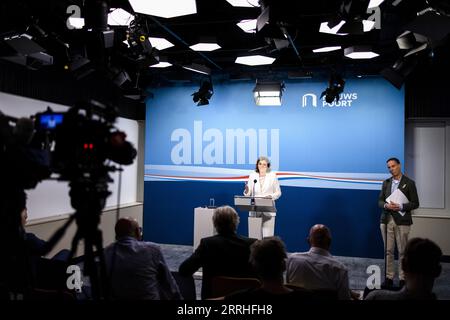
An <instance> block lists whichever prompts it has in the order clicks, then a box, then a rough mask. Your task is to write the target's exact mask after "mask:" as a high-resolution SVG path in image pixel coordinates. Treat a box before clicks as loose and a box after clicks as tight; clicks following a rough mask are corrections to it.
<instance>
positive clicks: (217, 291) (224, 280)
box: [211, 276, 261, 298]
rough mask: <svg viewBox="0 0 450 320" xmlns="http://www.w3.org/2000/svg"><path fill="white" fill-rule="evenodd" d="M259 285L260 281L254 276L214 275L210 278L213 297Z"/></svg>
mask: <svg viewBox="0 0 450 320" xmlns="http://www.w3.org/2000/svg"><path fill="white" fill-rule="evenodd" d="M260 286H261V281H259V280H258V279H256V278H234V277H225V276H216V277H213V278H212V279H211V289H212V292H211V294H212V297H213V298H218V297H224V296H227V295H229V294H231V293H234V292H237V291H240V290H245V289H254V288H259V287H260Z"/></svg>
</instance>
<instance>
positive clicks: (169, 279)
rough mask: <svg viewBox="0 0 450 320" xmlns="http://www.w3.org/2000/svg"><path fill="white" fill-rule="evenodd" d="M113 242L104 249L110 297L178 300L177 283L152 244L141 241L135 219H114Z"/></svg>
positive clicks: (159, 251)
mask: <svg viewBox="0 0 450 320" xmlns="http://www.w3.org/2000/svg"><path fill="white" fill-rule="evenodd" d="M115 231H116V242H114V243H113V244H111V245H109V246H108V247H107V248H105V259H106V265H107V269H108V275H110V282H111V291H112V297H113V299H127V300H143V299H146V300H178V299H181V295H180V292H179V289H178V286H177V284H176V282H175V280H174V278H173V276H172V274H171V273H170V270H169V268H168V267H167V264H166V262H165V260H164V257H163V254H162V252H161V249H160V248H159V247H158V246H157V245H156V244H154V243H151V242H144V241H141V240H142V239H141V238H142V236H141V229H140V227H139V224H138V222H137V221H136V220H134V219H131V218H121V219H119V220H118V221H117V223H116V227H115Z"/></svg>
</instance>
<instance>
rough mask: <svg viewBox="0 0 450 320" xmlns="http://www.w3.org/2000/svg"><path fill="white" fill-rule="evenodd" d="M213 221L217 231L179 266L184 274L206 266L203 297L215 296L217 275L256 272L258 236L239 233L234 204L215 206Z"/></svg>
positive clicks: (238, 276) (251, 273) (241, 274)
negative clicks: (254, 248)
mask: <svg viewBox="0 0 450 320" xmlns="http://www.w3.org/2000/svg"><path fill="white" fill-rule="evenodd" d="M213 224H214V227H215V229H216V230H217V233H218V234H217V235H214V236H212V237H207V238H203V239H201V240H200V244H199V246H198V247H197V249H196V250H195V251H194V253H193V254H192V255H191V256H190V257H189V258H187V259H186V260H185V261H184V262H183V263H182V264H181V265H180V268H179V273H180V275H182V276H191V275H193V274H194V273H195V272H196V271H197V270H198V269H200V268H203V277H202V294H201V296H202V299H208V298H213V297H212V279H213V278H214V277H216V276H226V277H237V278H247V277H253V276H254V275H255V274H254V272H253V270H252V268H251V265H250V263H249V256H250V245H251V244H252V243H253V242H254V241H255V240H256V239H250V238H247V237H243V236H239V235H237V233H236V230H237V227H238V225H239V216H238V214H237V212H236V210H234V209H233V208H232V207H230V206H222V207H219V208H217V209H216V210H214V215H213Z"/></svg>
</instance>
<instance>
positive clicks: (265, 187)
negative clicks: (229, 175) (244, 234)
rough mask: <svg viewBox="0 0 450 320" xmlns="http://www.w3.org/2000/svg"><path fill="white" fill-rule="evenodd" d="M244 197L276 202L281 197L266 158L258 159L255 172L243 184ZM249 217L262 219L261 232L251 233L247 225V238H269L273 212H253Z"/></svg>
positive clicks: (271, 230)
mask: <svg viewBox="0 0 450 320" xmlns="http://www.w3.org/2000/svg"><path fill="white" fill-rule="evenodd" d="M244 195H245V196H255V197H266V198H271V199H273V200H277V199H278V198H279V197H280V196H281V189H280V184H279V182H278V178H277V176H276V174H275V173H274V172H271V170H270V160H269V159H268V158H267V157H259V158H258V160H257V161H256V168H255V171H254V172H252V173H251V174H250V175H249V177H248V181H247V183H246V184H245V190H244ZM249 214H250V215H249V217H261V218H262V230H261V231H260V232H254V231H253V232H252V230H251V228H250V224H249V235H248V236H249V237H250V238H256V239H261V237H263V238H266V237H271V236H273V234H274V229H275V216H276V213H275V212H253V211H250V213H249Z"/></svg>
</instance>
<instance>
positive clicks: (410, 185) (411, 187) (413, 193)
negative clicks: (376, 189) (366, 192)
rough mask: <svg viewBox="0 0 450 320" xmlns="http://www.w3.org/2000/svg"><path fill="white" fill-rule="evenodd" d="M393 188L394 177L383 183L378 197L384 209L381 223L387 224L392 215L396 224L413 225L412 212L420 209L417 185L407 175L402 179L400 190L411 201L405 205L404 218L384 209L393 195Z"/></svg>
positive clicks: (379, 204) (380, 205)
mask: <svg viewBox="0 0 450 320" xmlns="http://www.w3.org/2000/svg"><path fill="white" fill-rule="evenodd" d="M391 186H392V177H390V178H389V179H387V180H384V181H383V186H382V187H381V191H380V195H379V197H378V206H379V207H380V208H381V209H383V211H382V214H381V221H380V223H382V224H386V223H387V222H388V220H387V219H388V215H389V214H390V215H392V217H393V218H394V221H395V224H397V225H411V224H412V223H413V222H412V218H411V210H414V209H417V208H418V207H419V197H418V196H417V189H416V184H415V183H414V181H413V180H411V179H409V178H408V177H407V176H405V175H402V178H401V179H400V183H399V185H398V188H399V189H400V191H401V192H403V193H404V194H405V196H406V198H408V200H409V203H406V204H404V205H403V211H406V213H405V215H404V216H403V217H402V215H401V214H400V213H398V212H396V211H392V210H388V209H384V204H385V203H386V201H385V200H386V198H387V197H389V196H390V195H391Z"/></svg>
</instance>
